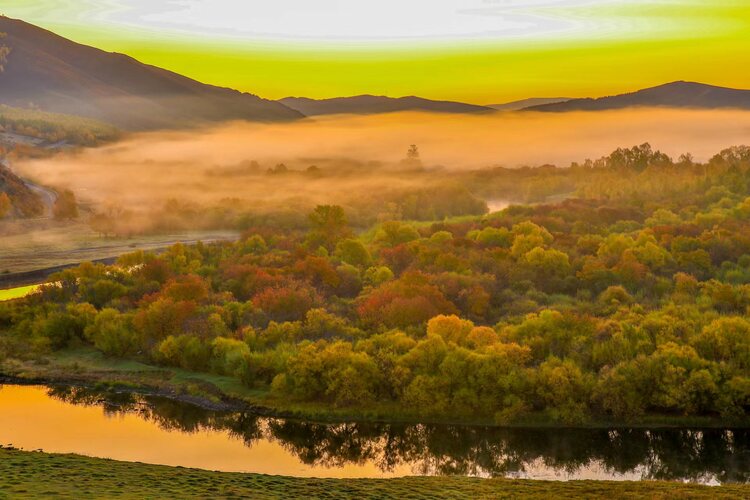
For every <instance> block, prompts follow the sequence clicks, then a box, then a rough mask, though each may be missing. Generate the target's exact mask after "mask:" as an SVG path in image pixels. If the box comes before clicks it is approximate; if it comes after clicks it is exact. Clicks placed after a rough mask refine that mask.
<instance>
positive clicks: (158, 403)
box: [0, 388, 750, 483]
mask: <svg viewBox="0 0 750 500" xmlns="http://www.w3.org/2000/svg"><path fill="white" fill-rule="evenodd" d="M47 391H48V392H47V395H48V396H49V397H51V398H53V399H55V400H57V401H62V402H64V403H66V404H70V405H76V406H87V407H99V408H102V409H103V413H104V415H106V416H107V417H110V418H122V417H123V416H125V415H128V416H132V415H138V417H139V418H140V419H144V420H146V421H149V422H151V423H153V424H155V425H156V426H158V428H159V429H161V430H162V431H165V432H167V431H169V432H179V433H185V434H195V433H202V432H207V431H211V432H213V431H219V432H222V433H224V434H226V435H228V436H231V438H234V439H239V440H241V441H242V442H244V444H245V445H246V446H247V447H259V446H264V445H268V444H269V443H272V444H275V445H277V446H280V447H281V448H282V449H283V450H284V451H285V452H286V453H287V454H289V455H292V456H293V457H295V458H296V459H297V460H299V462H301V463H302V464H304V465H305V466H306V467H307V469H308V472H310V471H312V472H315V470H324V469H325V470H330V469H332V468H333V469H337V468H339V469H341V470H344V469H346V468H347V467H352V466H365V465H367V466H375V468H376V470H379V471H382V472H383V473H389V472H390V473H394V472H395V473H397V474H396V475H398V474H403V473H411V474H429V475H434V474H438V475H471V476H515V477H532V478H542V477H543V478H547V479H577V478H599V479H667V480H689V481H695V482H702V483H715V482H720V483H724V482H748V481H750V431H748V430H747V429H735V430H721V429H703V430H694V429H658V430H645V429H621V430H620V429H618V430H605V429H602V430H599V429H564V430H559V429H498V428H492V427H466V426H454V425H404V424H358V423H346V424H331V425H328V424H318V423H311V422H300V421H294V420H284V419H276V418H267V417H259V416H256V415H253V414H250V413H224V412H212V411H206V410H202V409H199V408H196V407H195V406H191V405H187V404H182V403H179V402H175V401H172V400H169V399H165V398H159V397H141V396H134V395H128V394H112V393H102V392H96V391H90V390H84V389H79V388H54V389H48V390H47ZM0 394H1V391H0ZM1 434H2V433H1V432H0V437H2V435H1ZM207 452H208V451H207ZM405 471H406V472H405ZM279 473H280V474H281V473H289V471H288V470H284V471H280V472H279ZM305 475H315V474H314V473H313V474H305Z"/></svg>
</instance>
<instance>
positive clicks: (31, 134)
mask: <svg viewBox="0 0 750 500" xmlns="http://www.w3.org/2000/svg"><path fill="white" fill-rule="evenodd" d="M117 137H119V132H118V130H117V129H116V128H115V127H112V126H111V125H107V124H105V123H102V122H98V121H96V120H92V119H90V118H84V117H80V116H74V115H62V114H58V113H47V112H44V111H39V110H35V109H24V108H14V107H11V106H6V105H4V104H0V147H5V148H12V147H13V146H15V145H17V144H19V143H21V144H28V143H33V145H38V146H42V147H44V146H50V145H56V144H59V145H77V146H96V145H97V144H100V143H102V142H106V141H110V140H114V139H116V138H117Z"/></svg>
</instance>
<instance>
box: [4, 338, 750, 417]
mask: <svg viewBox="0 0 750 500" xmlns="http://www.w3.org/2000/svg"><path fill="white" fill-rule="evenodd" d="M0 375H5V376H10V377H14V378H17V379H19V381H24V380H25V381H30V382H37V383H53V384H64V385H83V386H87V387H92V388H97V389H103V390H106V389H115V390H119V391H128V392H140V393H150V394H160V395H163V396H167V397H171V398H173V399H177V400H180V401H184V402H187V403H190V404H195V405H197V406H201V407H203V408H207V409H217V410H241V409H247V408H248V407H253V408H254V410H255V411H256V412H257V413H259V414H265V415H269V416H279V417H288V418H300V419H305V420H311V421H317V422H343V421H357V422H389V423H430V424H460V425H497V423H496V422H494V421H492V420H487V419H481V418H473V419H472V418H468V417H456V416H447V417H445V418H441V417H439V416H429V417H425V416H424V415H419V414H418V413H416V412H415V411H411V412H409V410H408V409H405V408H403V407H400V406H398V405H397V404H396V403H375V404H370V405H367V406H360V407H357V408H337V407H334V406H332V405H330V404H328V403H310V402H296V401H290V400H288V399H284V398H279V397H275V396H274V395H273V394H272V393H271V392H270V391H269V390H267V389H262V388H250V387H247V386H245V385H243V384H242V383H241V382H240V381H239V380H238V379H236V378H233V377H226V376H221V375H216V374H210V373H199V372H192V371H188V370H181V369H179V368H164V367H159V366H153V365H149V364H146V363H143V362H140V361H136V360H130V359H116V358H107V357H105V356H103V355H102V354H101V353H100V352H99V351H96V350H95V349H92V348H88V347H80V348H75V349H67V350H63V351H58V352H55V353H54V354H53V355H50V356H49V357H47V358H44V359H42V360H37V361H25V362H20V361H17V360H13V359H8V360H5V361H3V362H0ZM504 425H505V426H510V427H513V426H516V427H560V424H559V423H557V422H551V421H549V420H548V419H546V418H545V417H544V416H543V415H541V414H533V415H529V416H527V417H526V418H524V419H523V420H522V421H518V422H515V423H512V424H504ZM748 425H750V422H747V421H733V422H726V421H723V420H720V419H718V418H709V417H685V416H679V415H650V416H647V417H645V418H642V419H639V420H637V421H629V422H620V421H590V422H587V423H585V424H583V425H580V426H579V427H592V428H596V427H599V428H601V427H607V428H609V427H617V426H626V427H648V428H658V427H695V428H698V427H702V428H709V427H718V428H725V427H728V426H730V427H747V426H748Z"/></svg>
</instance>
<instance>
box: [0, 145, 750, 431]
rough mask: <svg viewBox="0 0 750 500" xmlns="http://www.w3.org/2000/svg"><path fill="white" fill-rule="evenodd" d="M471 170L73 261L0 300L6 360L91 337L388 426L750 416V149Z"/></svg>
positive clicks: (118, 350) (621, 153)
mask: <svg viewBox="0 0 750 500" xmlns="http://www.w3.org/2000/svg"><path fill="white" fill-rule="evenodd" d="M460 176H461V182H460V185H459V187H458V188H455V193H458V194H457V197H458V199H460V200H463V202H462V203H457V204H451V201H452V200H453V199H454V198H452V197H451V196H437V197H436V196H430V195H429V194H427V195H425V196H423V197H422V198H419V197H417V198H414V202H413V204H412V205H411V206H410V210H411V211H410V212H404V211H403V210H401V211H400V214H399V216H398V217H392V218H388V217H385V216H383V215H382V214H380V215H374V214H370V215H369V217H361V216H358V217H357V218H356V220H357V222H358V223H357V224H353V223H352V220H351V218H350V214H349V212H348V208H347V207H342V206H340V205H333V204H329V205H322V204H321V205H317V206H315V207H314V208H312V209H311V210H309V213H307V214H306V217H305V218H304V219H300V218H299V217H295V218H293V219H292V220H291V222H287V223H285V221H284V220H283V219H282V218H280V217H275V218H268V217H257V218H253V217H245V219H244V226H243V230H244V232H243V236H242V238H241V239H240V240H239V241H236V242H224V243H215V244H197V245H194V246H184V245H176V246H173V247H171V248H169V249H168V250H167V251H165V252H163V253H158V254H157V253H148V252H140V251H139V252H133V253H131V254H128V255H125V256H122V257H121V258H120V259H119V260H118V261H117V263H116V264H115V265H111V266H106V265H101V264H90V263H87V264H82V265H80V266H79V267H77V268H73V269H68V270H65V271H62V272H60V273H57V274H55V275H53V276H51V277H50V279H49V282H48V284H46V285H45V286H43V287H42V288H41V291H40V292H39V293H36V294H32V295H30V296H29V297H27V298H26V299H22V300H18V301H11V302H7V303H0V362H2V361H3V360H4V362H6V363H8V362H12V361H13V360H36V361H38V362H39V363H44V360H45V359H47V358H49V357H54V355H55V353H56V352H57V351H60V350H64V349H66V348H69V347H74V346H81V345H86V346H92V347H93V348H95V349H97V350H99V351H101V352H102V353H104V354H105V355H107V356H112V357H118V358H132V359H138V360H141V361H145V362H148V363H150V364H155V365H161V366H169V367H179V368H182V369H186V370H191V371H196V372H210V373H215V374H220V375H225V376H231V377H235V378H236V379H238V380H240V381H241V382H242V383H243V384H244V385H245V386H247V387H249V388H256V389H258V390H262V391H268V392H269V393H270V394H273V395H274V396H275V397H278V398H283V399H285V400H289V401H300V402H311V403H320V404H324V405H332V406H334V407H337V408H353V409H360V410H368V411H369V410H372V411H373V412H376V413H378V414H381V415H382V414H389V415H391V416H393V418H413V419H417V418H419V419H430V418H454V419H462V418H466V419H468V418H482V419H485V420H487V421H492V422H494V423H496V424H512V423H519V422H521V423H523V422H530V421H544V422H551V423H556V424H566V425H580V424H587V423H591V422H597V421H617V422H637V421H639V420H641V419H644V418H646V417H649V416H655V415H658V416H666V417H669V416H689V417H693V416H694V417H710V418H714V419H720V420H721V421H722V422H724V423H727V424H729V423H734V422H745V423H746V422H747V421H748V414H749V412H750V320H748V317H747V314H748V307H749V306H750V236H749V235H750V217H749V216H750V148H748V147H733V148H729V149H726V150H724V151H721V152H720V153H718V154H716V155H715V156H713V157H712V158H711V159H710V160H709V161H707V162H696V161H695V160H694V159H693V158H692V157H691V156H690V155H683V156H682V157H680V158H679V159H677V160H673V159H671V158H670V157H668V156H667V155H665V154H663V153H661V152H659V151H656V150H654V149H653V148H651V147H650V146H649V145H648V144H644V145H641V146H636V147H633V148H629V149H618V150H616V151H614V152H613V153H612V154H610V155H609V156H606V157H604V158H601V159H599V160H596V161H586V162H583V163H580V164H574V165H572V166H571V167H569V168H558V167H554V166H543V167H537V168H526V169H517V170H513V169H493V170H483V171H474V172H468V173H467V172H464V173H462V174H460ZM511 192H512V193H514V198H516V199H518V200H519V201H523V202H526V203H523V204H515V205H511V206H509V207H507V208H505V209H503V210H501V211H497V212H491V213H487V207H486V206H485V205H484V204H483V202H481V199H487V198H488V195H493V196H495V197H497V198H501V197H502V196H503V195H507V194H508V193H511ZM524 193H527V194H524ZM531 193H544V198H543V199H546V200H547V201H545V202H543V203H534V202H539V201H543V199H539V198H535V197H534V196H532V195H531ZM558 195H564V196H562V197H561V199H560V200H557V201H550V198H549V197H555V196H558ZM537 196H541V195H537ZM436 199H439V201H435V200H436ZM467 199H468V200H473V199H476V200H477V201H479V203H478V204H477V203H468V202H466V200H467ZM438 204H442V205H440V206H445V207H448V208H447V209H445V210H443V209H440V210H437V209H436V208H435V207H434V206H433V205H435V206H437V205H438ZM425 205H429V206H431V207H432V208H430V209H428V210H423V207H424V206H425ZM402 208H403V207H402ZM373 209H375V207H373ZM365 222H367V223H371V224H370V225H369V226H365Z"/></svg>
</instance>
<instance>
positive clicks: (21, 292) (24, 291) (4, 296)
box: [0, 285, 39, 302]
mask: <svg viewBox="0 0 750 500" xmlns="http://www.w3.org/2000/svg"><path fill="white" fill-rule="evenodd" d="M37 288H39V285H29V286H19V287H17V288H9V289H7V290H0V302H3V301H6V300H13V299H20V298H21V297H26V296H27V295H28V294H30V293H32V292H34V290H36V289H37Z"/></svg>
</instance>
